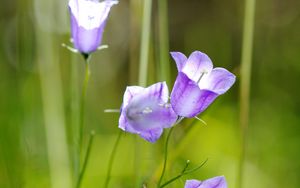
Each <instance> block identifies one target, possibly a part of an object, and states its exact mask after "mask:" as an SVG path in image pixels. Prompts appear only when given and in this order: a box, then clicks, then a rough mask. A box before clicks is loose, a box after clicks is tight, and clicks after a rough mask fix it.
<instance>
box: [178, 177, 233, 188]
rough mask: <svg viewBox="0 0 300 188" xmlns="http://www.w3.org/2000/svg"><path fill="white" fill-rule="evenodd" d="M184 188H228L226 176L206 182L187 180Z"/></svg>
mask: <svg viewBox="0 0 300 188" xmlns="http://www.w3.org/2000/svg"><path fill="white" fill-rule="evenodd" d="M184 188H227V183H226V180H225V177H224V176H217V177H214V178H210V179H208V180H205V181H199V180H187V181H186V182H185V186H184Z"/></svg>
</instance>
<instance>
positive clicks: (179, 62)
mask: <svg viewBox="0 0 300 188" xmlns="http://www.w3.org/2000/svg"><path fill="white" fill-rule="evenodd" d="M170 54H171V56H172V58H173V59H174V60H175V62H176V66H177V70H178V72H180V71H181V70H182V69H183V67H184V65H185V63H186V61H187V57H186V56H185V55H184V54H183V53H181V52H171V53H170Z"/></svg>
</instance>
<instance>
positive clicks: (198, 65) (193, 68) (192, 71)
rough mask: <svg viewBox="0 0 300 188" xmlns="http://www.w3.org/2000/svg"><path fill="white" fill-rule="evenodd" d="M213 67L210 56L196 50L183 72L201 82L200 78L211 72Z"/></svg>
mask: <svg viewBox="0 0 300 188" xmlns="http://www.w3.org/2000/svg"><path fill="white" fill-rule="evenodd" d="M212 69H213V64H212V62H211V60H210V58H209V57H208V56H207V55H206V54H205V53H202V52H200V51H195V52H193V53H192V54H191V55H190V56H189V58H188V60H187V62H186V64H185V66H184V67H183V69H182V72H184V73H185V74H186V75H187V76H188V77H189V78H190V79H191V80H193V81H194V82H199V80H200V78H202V77H203V75H206V74H207V73H209V72H210V71H211V70H212Z"/></svg>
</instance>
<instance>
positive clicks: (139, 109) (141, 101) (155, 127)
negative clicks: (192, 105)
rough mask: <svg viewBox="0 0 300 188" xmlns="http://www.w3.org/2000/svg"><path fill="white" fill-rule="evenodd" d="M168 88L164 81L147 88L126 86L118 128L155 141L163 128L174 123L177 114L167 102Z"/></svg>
mask: <svg viewBox="0 0 300 188" xmlns="http://www.w3.org/2000/svg"><path fill="white" fill-rule="evenodd" d="M168 95H169V92H168V88H167V85H166V83H165V82H161V83H157V84H153V85H152V86H150V87H148V88H141V87H137V86H134V87H128V88H127V89H126V92H125V94H124V102H123V105H122V110H121V116H120V119H119V128H121V129H122V130H124V131H127V132H131V133H136V134H139V135H140V136H141V137H143V138H144V139H146V140H148V141H150V142H154V141H156V140H157V139H158V138H159V137H160V135H161V133H162V130H163V128H167V127H170V126H172V125H174V123H175V122H176V120H177V115H176V113H175V112H174V111H173V109H172V107H171V105H170V104H168V103H167V102H168Z"/></svg>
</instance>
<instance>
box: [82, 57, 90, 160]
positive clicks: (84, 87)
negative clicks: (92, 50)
mask: <svg viewBox="0 0 300 188" xmlns="http://www.w3.org/2000/svg"><path fill="white" fill-rule="evenodd" d="M89 78H90V69H89V57H87V56H85V78H84V83H83V86H82V93H81V100H80V121H79V123H80V124H79V155H81V150H82V142H83V129H84V126H83V125H84V111H85V96H86V93H87V87H88V82H89Z"/></svg>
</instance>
